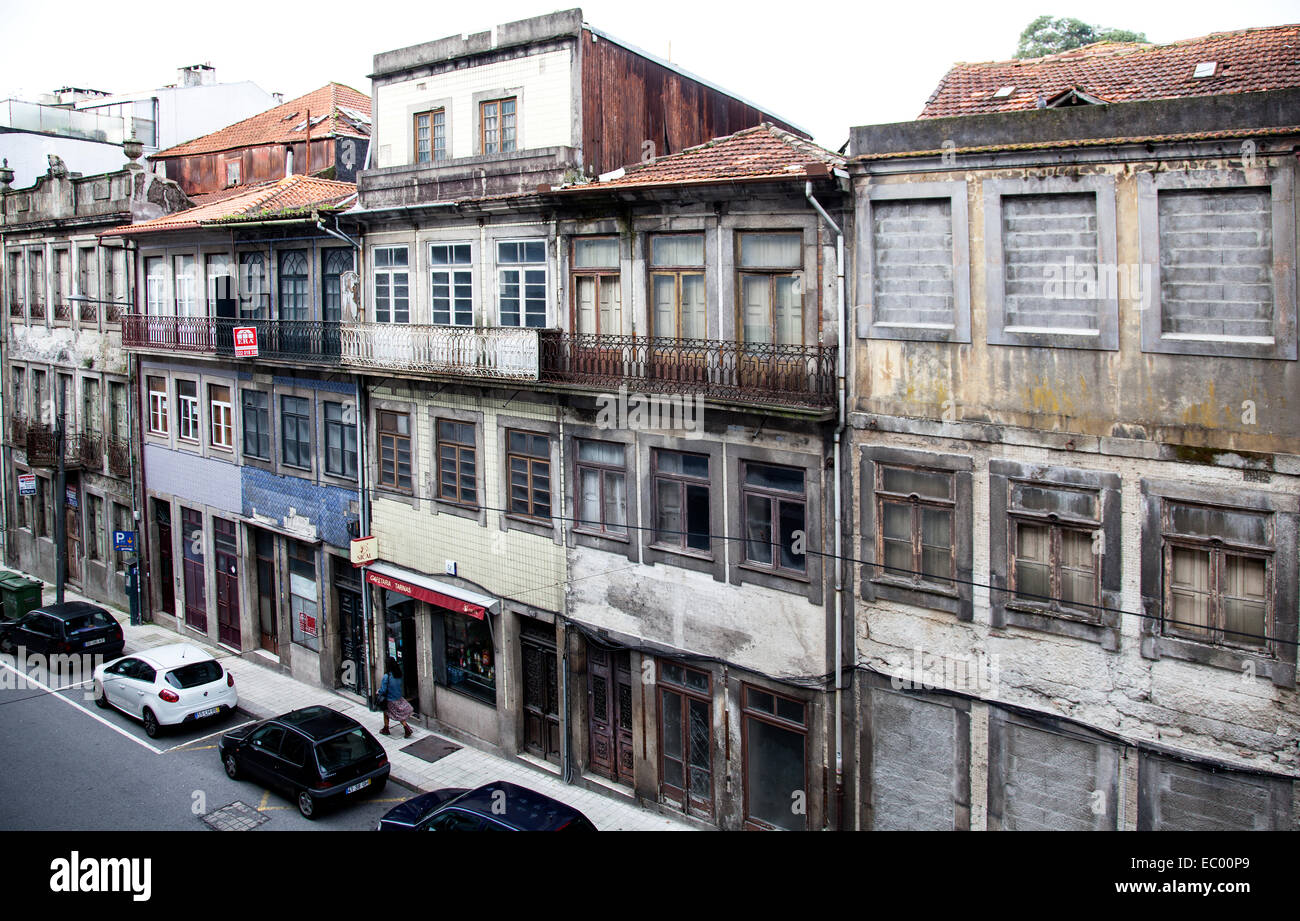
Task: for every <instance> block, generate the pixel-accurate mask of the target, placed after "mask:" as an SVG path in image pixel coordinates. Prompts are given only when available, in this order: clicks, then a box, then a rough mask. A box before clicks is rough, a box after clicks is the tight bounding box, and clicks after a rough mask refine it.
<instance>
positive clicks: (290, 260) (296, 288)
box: [280, 250, 311, 320]
mask: <svg viewBox="0 0 1300 921" xmlns="http://www.w3.org/2000/svg"><path fill="white" fill-rule="evenodd" d="M310 317H311V306H310V302H309V300H308V290H307V253H306V251H305V250H290V251H288V252H283V253H281V254H280V319H281V320H306V319H309V318H310Z"/></svg>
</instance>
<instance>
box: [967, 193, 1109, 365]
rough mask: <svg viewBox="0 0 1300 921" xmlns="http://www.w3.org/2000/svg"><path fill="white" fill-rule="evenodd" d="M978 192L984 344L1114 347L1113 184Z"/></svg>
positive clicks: (1078, 347) (1083, 347) (1081, 347)
mask: <svg viewBox="0 0 1300 921" xmlns="http://www.w3.org/2000/svg"><path fill="white" fill-rule="evenodd" d="M983 190H984V245H985V249H986V251H987V255H988V265H990V266H994V267H996V268H995V270H994V271H992V272H990V273H989V277H988V293H987V297H988V340H989V342H990V343H992V344H994V345H1028V346H1043V347H1054V348H1074V349H1107V350H1110V349H1117V348H1119V294H1118V290H1117V286H1116V285H1114V284H1112V283H1111V282H1112V279H1111V277H1110V276H1111V274H1114V273H1110V272H1109V269H1111V268H1112V267H1115V266H1116V238H1115V181H1114V179H1113V178H1111V177H1109V176H1091V177H1082V178H1077V177H1075V178H1068V179H1067V178H1059V177H1053V178H1046V179H986V180H984V182H983Z"/></svg>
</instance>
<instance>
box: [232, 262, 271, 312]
mask: <svg viewBox="0 0 1300 921" xmlns="http://www.w3.org/2000/svg"><path fill="white" fill-rule="evenodd" d="M239 282H240V283H239V316H240V317H241V318H243V319H245V320H265V319H266V317H267V296H266V259H265V257H264V256H263V255H262V254H261V253H240V254H239Z"/></svg>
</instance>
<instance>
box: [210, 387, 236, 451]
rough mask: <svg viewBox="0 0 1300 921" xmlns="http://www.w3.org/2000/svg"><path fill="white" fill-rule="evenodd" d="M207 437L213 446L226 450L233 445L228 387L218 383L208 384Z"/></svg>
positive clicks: (233, 424)
mask: <svg viewBox="0 0 1300 921" xmlns="http://www.w3.org/2000/svg"><path fill="white" fill-rule="evenodd" d="M208 421H209V427H210V429H211V431H210V434H209V438H210V440H211V443H212V446H213V447H214V448H223V449H225V450H227V451H229V450H231V449H233V448H234V447H235V420H234V406H233V404H232V403H231V400H230V388H229V387H227V386H224V385H220V384H209V385H208Z"/></svg>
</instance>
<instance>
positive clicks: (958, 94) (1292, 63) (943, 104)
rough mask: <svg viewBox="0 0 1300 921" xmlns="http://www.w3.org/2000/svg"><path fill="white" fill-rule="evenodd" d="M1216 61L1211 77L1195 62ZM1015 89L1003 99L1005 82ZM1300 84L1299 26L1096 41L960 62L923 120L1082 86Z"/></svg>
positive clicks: (999, 107) (1090, 90) (1127, 90)
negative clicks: (1177, 38) (1014, 57)
mask: <svg viewBox="0 0 1300 921" xmlns="http://www.w3.org/2000/svg"><path fill="white" fill-rule="evenodd" d="M1208 62H1214V63H1215V64H1216V65H1217V66H1216V67H1215V69H1214V74H1213V75H1212V76H1209V77H1194V76H1192V74H1193V72H1194V71H1195V70H1196V66H1197V65H1198V64H1202V63H1208ZM1007 86H1010V87H1012V88H1013V91H1012V92H1011V93H1010V95H1008V96H1004V97H1003V98H1000V99H997V98H994V94H995V93H997V92H998V90H1000V89H1001V88H1003V87H1007ZM1293 86H1300V24H1293V25H1285V26H1270V27H1268V28H1261V29H1243V30H1240V31H1237V32H1216V33H1215V34H1213V35H1206V36H1203V37H1201V38H1192V39H1187V40H1185V41H1181V42H1173V43H1171V44H1168V45H1152V44H1145V43H1141V42H1097V43H1096V44H1092V45H1085V46H1084V47H1082V48H1076V49H1074V50H1072V51H1063V52H1061V53H1059V54H1050V55H1047V56H1045V57H1041V58H1030V59H1027V60H1019V61H992V62H987V63H983V64H957V65H955V66H954V67H953V68H952V69H951V70H949V71H948V73H947V75H945V76H944V78H943V80H942V81H941V82H940V83H939V86H938V88H937V89H936V90H935V91H934V94H933V95H932V96H931V97H930V99H929V101H927V102H926V104H925V109H924V111H922V112H921V115H920V117H921V118H943V117H945V116H949V115H982V114H985V113H988V112H1013V111H1019V110H1022V109H1033V108H1036V107H1037V105H1038V97H1039V96H1042V97H1044V98H1045V99H1047V100H1051V99H1052V98H1054V97H1056V96H1058V95H1060V94H1061V93H1064V92H1068V91H1070V90H1079V91H1082V92H1083V93H1086V94H1088V95H1089V96H1094V97H1097V98H1099V99H1102V100H1104V101H1106V102H1133V101H1135V100H1139V99H1169V98H1174V97H1179V96H1218V95H1222V94H1226V93H1253V92H1261V91H1264V90H1275V89H1284V88H1287V87H1293Z"/></svg>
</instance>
